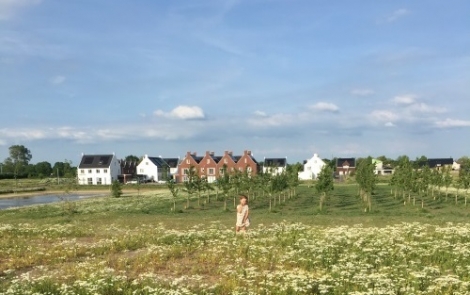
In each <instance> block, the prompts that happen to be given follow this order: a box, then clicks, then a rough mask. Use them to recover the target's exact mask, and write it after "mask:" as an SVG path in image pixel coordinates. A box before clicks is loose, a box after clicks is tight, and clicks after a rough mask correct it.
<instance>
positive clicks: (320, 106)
mask: <svg viewBox="0 0 470 295" xmlns="http://www.w3.org/2000/svg"><path fill="white" fill-rule="evenodd" d="M309 108H310V109H312V110H315V111H322V112H337V111H339V108H338V106H337V105H335V104H333V103H330V102H318V103H316V104H314V105H311V106H309Z"/></svg>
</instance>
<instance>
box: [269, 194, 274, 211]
mask: <svg viewBox="0 0 470 295" xmlns="http://www.w3.org/2000/svg"><path fill="white" fill-rule="evenodd" d="M272 208H273V206H272V199H271V197H269V212H271V210H272Z"/></svg>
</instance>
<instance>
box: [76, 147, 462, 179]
mask: <svg viewBox="0 0 470 295" xmlns="http://www.w3.org/2000/svg"><path fill="white" fill-rule="evenodd" d="M373 162H374V164H375V173H376V174H378V175H386V174H392V173H393V168H391V167H387V166H385V165H384V164H383V162H382V161H380V160H378V159H373ZM325 165H326V163H325V161H324V160H322V159H321V158H320V157H319V156H318V154H313V156H312V157H311V158H310V159H307V160H305V161H304V162H303V167H302V168H303V169H301V171H300V172H299V173H298V177H299V179H300V180H312V179H316V178H317V176H318V174H319V173H320V171H321V170H322V168H323V166H325ZM335 165H336V169H335V173H336V175H337V176H338V177H343V176H347V175H350V174H351V173H353V172H354V171H355V170H356V159H355V158H338V159H337V160H336V163H335ZM428 165H429V166H430V167H431V168H435V169H441V168H442V167H451V168H452V169H454V170H458V168H459V167H458V164H457V163H455V161H454V160H453V159H452V158H443V159H429V160H428ZM286 168H287V158H264V159H263V161H262V162H258V161H257V160H256V159H255V158H254V156H253V154H252V152H251V151H249V150H245V151H243V153H242V154H240V155H234V154H233V152H231V151H225V152H224V153H223V154H222V155H215V153H214V152H209V151H206V153H205V154H204V155H201V156H198V155H197V153H195V152H193V153H192V152H189V151H188V152H187V153H186V155H185V156H184V157H183V158H182V159H181V158H164V157H161V156H158V157H152V156H148V155H145V156H144V157H143V158H142V159H141V160H140V161H139V162H135V161H125V160H119V159H118V158H117V157H116V155H115V154H103V155H83V154H82V159H81V161H80V164H79V165H78V167H77V170H78V171H77V177H78V183H79V184H81V185H109V184H111V183H112V182H113V181H114V180H119V181H120V182H122V183H128V182H129V181H146V182H164V181H166V180H167V179H168V178H171V179H174V180H175V181H176V182H185V181H187V180H188V178H189V175H190V173H191V171H190V170H191V169H194V172H195V173H196V174H198V175H199V176H201V177H205V178H206V179H207V181H208V182H209V183H213V182H215V181H216V179H217V178H219V177H220V176H222V175H223V174H224V173H233V172H234V171H240V172H246V173H248V174H249V175H256V174H258V173H259V172H260V171H262V172H263V173H272V174H280V173H283V172H284V171H285V170H286Z"/></svg>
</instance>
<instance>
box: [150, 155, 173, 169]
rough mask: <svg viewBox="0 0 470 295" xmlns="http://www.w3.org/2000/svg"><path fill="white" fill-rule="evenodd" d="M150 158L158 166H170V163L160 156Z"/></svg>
mask: <svg viewBox="0 0 470 295" xmlns="http://www.w3.org/2000/svg"><path fill="white" fill-rule="evenodd" d="M148 159H149V160H150V162H152V163H153V164H154V165H155V166H157V167H158V168H163V167H169V166H168V164H167V163H166V162H165V161H164V160H163V159H162V158H160V157H148Z"/></svg>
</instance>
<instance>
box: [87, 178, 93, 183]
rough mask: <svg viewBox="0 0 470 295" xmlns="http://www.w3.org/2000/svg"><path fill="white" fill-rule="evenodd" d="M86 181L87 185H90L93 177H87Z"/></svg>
mask: <svg viewBox="0 0 470 295" xmlns="http://www.w3.org/2000/svg"><path fill="white" fill-rule="evenodd" d="M87 182H88V184H89V185H92V184H93V178H91V177H90V178H88V179H87Z"/></svg>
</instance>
